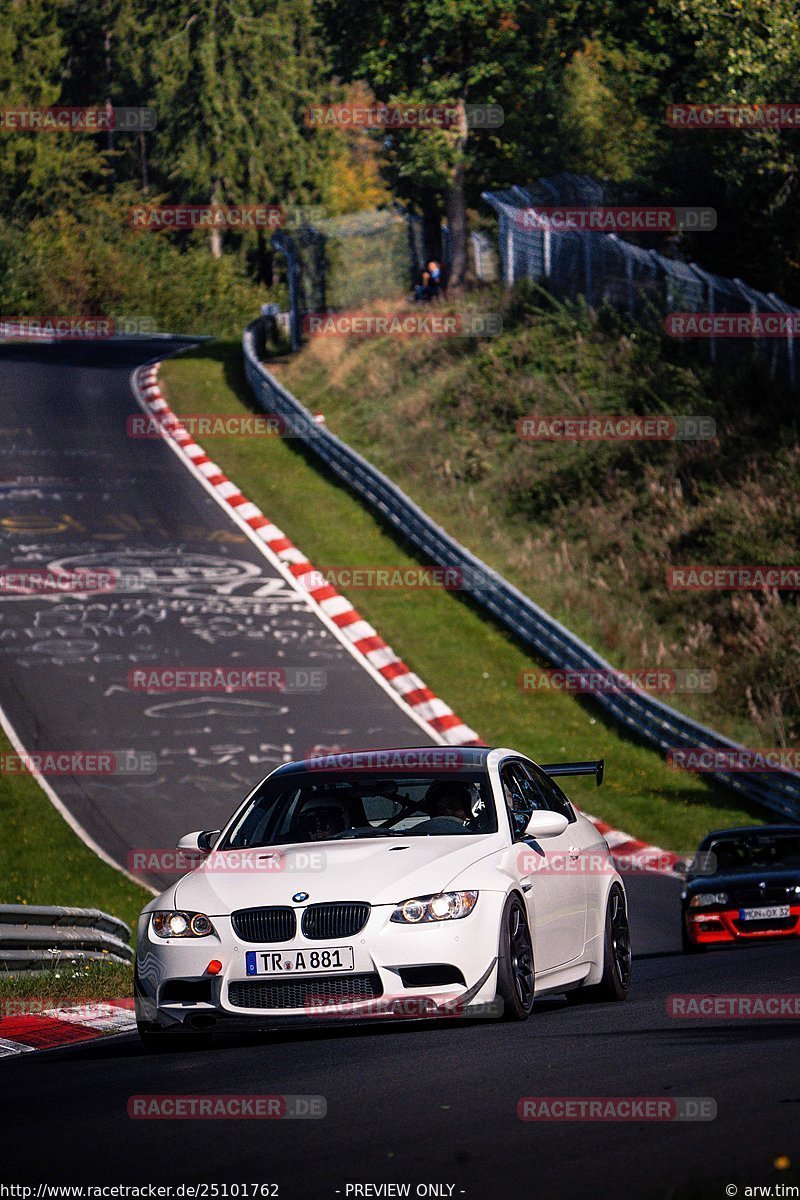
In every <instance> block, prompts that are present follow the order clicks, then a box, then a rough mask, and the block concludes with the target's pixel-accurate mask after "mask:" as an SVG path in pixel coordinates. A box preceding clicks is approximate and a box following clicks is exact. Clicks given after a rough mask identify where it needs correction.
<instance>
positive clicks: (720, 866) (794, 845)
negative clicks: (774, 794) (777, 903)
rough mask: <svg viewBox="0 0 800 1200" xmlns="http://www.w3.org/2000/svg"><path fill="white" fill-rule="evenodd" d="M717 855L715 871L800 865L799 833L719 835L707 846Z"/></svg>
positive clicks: (756, 869) (767, 868)
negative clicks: (742, 835) (738, 836)
mask: <svg viewBox="0 0 800 1200" xmlns="http://www.w3.org/2000/svg"><path fill="white" fill-rule="evenodd" d="M707 849H708V851H710V853H711V854H713V855H715V857H716V873H717V874H718V875H724V874H727V873H728V872H730V871H758V870H761V869H764V870H773V871H775V870H781V869H784V868H792V867H797V868H800V834H791V833H788V834H772V835H761V836H759V835H758V834H748V835H747V837H743V838H718V839H717V840H716V841H714V842H712V843H711V844H710V845H709V846H708V847H707Z"/></svg>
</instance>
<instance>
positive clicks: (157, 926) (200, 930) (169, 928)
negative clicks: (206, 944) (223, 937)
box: [152, 909, 216, 939]
mask: <svg viewBox="0 0 800 1200" xmlns="http://www.w3.org/2000/svg"><path fill="white" fill-rule="evenodd" d="M152 915H153V933H155V934H156V936H157V937H160V938H165V939H166V938H202V937H208V936H209V934H211V933H216V930H215V929H214V926H213V925H212V924H211V921H210V920H209V918H208V917H207V916H206V915H205V913H196V912H183V911H181V910H176V909H168V910H167V911H166V912H154V913H153V914H152Z"/></svg>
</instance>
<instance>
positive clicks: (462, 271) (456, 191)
mask: <svg viewBox="0 0 800 1200" xmlns="http://www.w3.org/2000/svg"><path fill="white" fill-rule="evenodd" d="M458 114H459V121H458V159H457V161H456V167H455V170H454V172H453V178H452V181H451V184H450V188H449V190H448V193H447V199H446V206H447V226H448V230H449V233H450V271H449V275H448V281H447V287H448V291H451V292H452V291H454V290H455V291H457V290H458V289H459V288H461V287H463V286H464V285H465V284H466V282H467V276H468V273H469V258H468V255H467V235H468V226H467V203H466V196H465V191H464V176H465V171H466V168H465V162H464V160H465V154H466V148H467V137H468V134H469V130H468V128H467V111H466V107H465V105H464V100H463V99H461V100H459V101H458Z"/></svg>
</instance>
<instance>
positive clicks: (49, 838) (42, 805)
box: [0, 731, 150, 999]
mask: <svg viewBox="0 0 800 1200" xmlns="http://www.w3.org/2000/svg"><path fill="white" fill-rule="evenodd" d="M12 749H13V748H12V746H11V744H10V742H9V741H8V739H7V738H6V736H5V734H4V733H2V731H0V752H2V753H4V754H5V753H9V752H11V751H12ZM0 827H2V830H3V837H2V838H1V839H0V903H2V904H63V905H67V906H72V907H76V908H100V909H102V910H103V911H104V912H107V913H111V914H112V916H115V917H120V918H121V919H122V920H123V921H126V922H127V923H128V925H130V926H131V928H132V929H133V930H134V933H135V929H136V918H137V917H138V915H139V911H140V909H141V907H142V905H143V904H146V903H147V901H148V900H149V899H150V893H149V892H148V891H146V890H145V889H144V888H142V887H139V886H137V884H135V883H132V882H131V881H130V880H129V879H126V878H125V876H124V875H122V874H121V873H120V872H119V871H115V870H114V868H113V867H110V866H109V865H108V864H107V863H104V862H103V861H102V859H100V858H98V857H97V855H96V854H95V853H94V851H92V850H90V849H89V847H88V846H85V845H84V843H83V842H82V841H81V839H80V838H79V837H78V835H77V834H76V833H74V832H73V830H72V829H70V827H69V825H68V824H67V822H66V821H65V820H64V818H63V817H62V816H61V814H60V813H59V812H58V811H57V810H56V809H55V808H54V807H53V805H52V804H51V802H50V800H49V798H48V797H47V796H46V795H45V793H44V792H43V791H42V789H41V788H40V787H39V785H38V783H37V782H36V780H35V779H34V778H33V776H32V775H0ZM131 987H132V975H131V968H130V967H128V966H125V965H123V964H117V963H96V964H82V963H77V962H76V963H73V962H71V961H65V962H64V963H63V965H61V966H59V967H58V969H57V970H56V971H52V972H51V971H46V972H42V974H41V976H39V975H37V976H26V977H23V978H17V977H13V976H8V975H4V974H3V973H2V972H0V996H45V997H51V996H52V997H56V996H57V997H58V998H59V999H70V998H72V999H82V998H85V997H108V998H110V997H112V996H120V995H130V992H131Z"/></svg>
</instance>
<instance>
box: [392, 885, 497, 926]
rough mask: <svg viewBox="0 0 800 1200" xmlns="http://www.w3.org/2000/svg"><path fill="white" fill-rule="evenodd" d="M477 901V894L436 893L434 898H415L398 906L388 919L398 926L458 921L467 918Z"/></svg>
mask: <svg viewBox="0 0 800 1200" xmlns="http://www.w3.org/2000/svg"><path fill="white" fill-rule="evenodd" d="M477 899H478V893H477V892H438V893H437V894H436V895H435V896H415V897H414V898H413V899H412V900H404V901H403V903H402V904H398V905H397V908H396V909H395V910H394V912H393V913H392V915H391V917H390V918H389V919H390V920H391V921H396V922H398V924H400V925H420V924H422V923H424V922H426V921H460V920H461V918H462V917H468V916H469V914H470V913H471V912H472V910H473V908H474V907H475V904H476V901H477Z"/></svg>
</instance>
